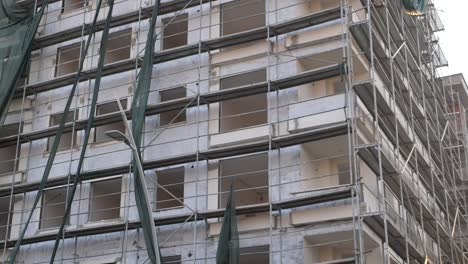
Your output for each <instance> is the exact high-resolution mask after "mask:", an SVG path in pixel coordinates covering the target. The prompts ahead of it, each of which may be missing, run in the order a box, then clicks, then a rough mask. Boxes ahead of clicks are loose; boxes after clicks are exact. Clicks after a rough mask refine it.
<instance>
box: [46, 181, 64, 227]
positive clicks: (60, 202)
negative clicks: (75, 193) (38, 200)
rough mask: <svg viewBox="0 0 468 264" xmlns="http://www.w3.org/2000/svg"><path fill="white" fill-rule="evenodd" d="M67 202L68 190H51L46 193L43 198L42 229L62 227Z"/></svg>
mask: <svg viewBox="0 0 468 264" xmlns="http://www.w3.org/2000/svg"><path fill="white" fill-rule="evenodd" d="M66 201H67V188H58V189H50V190H46V191H45V192H44V196H43V197H42V210H41V222H40V228H41V229H48V228H57V227H60V225H61V224H62V219H63V217H64V215H65V205H66ZM67 224H68V221H67Z"/></svg>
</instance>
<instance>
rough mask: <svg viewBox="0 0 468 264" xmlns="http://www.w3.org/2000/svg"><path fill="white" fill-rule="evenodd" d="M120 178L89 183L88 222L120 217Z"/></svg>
mask: <svg viewBox="0 0 468 264" xmlns="http://www.w3.org/2000/svg"><path fill="white" fill-rule="evenodd" d="M121 192H122V178H121V177H119V178H114V179H110V180H104V181H97V182H93V183H91V195H90V206H89V207H90V208H89V221H90V222H97V221H103V220H112V219H117V218H119V217H120V195H121Z"/></svg>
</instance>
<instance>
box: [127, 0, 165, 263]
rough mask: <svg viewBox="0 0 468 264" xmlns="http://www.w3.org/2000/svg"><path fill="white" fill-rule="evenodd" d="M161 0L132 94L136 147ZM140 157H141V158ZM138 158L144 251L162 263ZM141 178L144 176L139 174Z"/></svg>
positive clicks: (137, 195) (137, 191) (135, 172)
mask: <svg viewBox="0 0 468 264" xmlns="http://www.w3.org/2000/svg"><path fill="white" fill-rule="evenodd" d="M159 4H160V0H156V3H155V4H154V6H153V11H152V16H151V20H150V28H149V29H150V30H149V31H148V36H147V40H146V46H145V55H144V57H143V64H142V66H141V69H140V73H139V79H138V84H137V87H136V89H135V93H134V95H133V102H132V134H133V137H134V141H135V144H136V145H137V147H138V148H140V147H141V139H142V135H143V128H144V124H145V116H146V115H145V112H146V107H147V105H148V96H149V91H150V86H151V76H152V73H153V54H154V27H155V25H156V20H157V17H158V11H159ZM138 155H140V157H141V152H140V149H138ZM140 160H142V159H140ZM137 166H138V164H137V160H136V159H135V158H134V160H133V180H134V183H135V201H136V205H137V209H138V214H139V216H140V221H141V224H142V227H143V234H144V238H145V243H146V251H147V252H148V257H149V259H150V260H151V263H158V264H159V263H161V254H160V252H159V245H157V242H156V245H155V243H154V241H155V239H156V238H154V237H153V232H152V227H151V226H150V225H154V219H153V216H152V214H151V212H150V211H148V208H149V204H148V203H149V201H147V200H146V198H145V195H144V190H143V188H145V184H144V183H143V182H142V180H141V178H140V175H139V173H138V170H137V169H136V168H137ZM141 176H143V177H144V175H141Z"/></svg>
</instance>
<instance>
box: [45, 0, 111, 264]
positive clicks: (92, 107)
mask: <svg viewBox="0 0 468 264" xmlns="http://www.w3.org/2000/svg"><path fill="white" fill-rule="evenodd" d="M100 6H101V5H100V3H99V5H98V7H100ZM107 6H108V8H109V10H108V13H107V17H106V22H105V24H104V30H103V32H102V40H101V46H100V48H99V61H98V66H97V70H96V79H95V81H94V88H93V97H92V100H91V104H90V110H89V115H88V122H87V123H86V129H85V137H84V139H83V147H82V148H81V152H80V159H79V161H78V165H77V168H76V173H75V177H74V179H73V185H72V186H71V188H70V191H69V194H68V197H67V202H66V206H65V214H64V217H63V219H62V224H61V225H60V229H59V232H58V233H57V237H56V239H55V244H54V248H53V250H52V256H51V258H50V263H51V264H52V263H54V260H55V256H56V254H57V249H58V246H59V244H60V240H61V238H62V236H63V231H64V229H65V225H66V224H67V220H68V218H69V217H70V210H71V206H72V203H73V198H74V197H75V193H76V189H77V187H78V183H79V182H80V181H81V168H82V167H83V161H84V158H85V154H86V149H87V147H88V142H89V138H90V135H91V128H92V126H93V122H94V113H95V111H96V105H97V100H98V95H99V88H100V86H101V78H102V71H103V68H104V61H105V57H106V50H107V43H108V40H109V29H110V23H111V20H112V12H113V10H114V0H108V1H107Z"/></svg>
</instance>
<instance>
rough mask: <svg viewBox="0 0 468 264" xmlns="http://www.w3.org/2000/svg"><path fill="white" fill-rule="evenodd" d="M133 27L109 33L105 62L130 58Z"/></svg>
mask: <svg viewBox="0 0 468 264" xmlns="http://www.w3.org/2000/svg"><path fill="white" fill-rule="evenodd" d="M131 45H132V29H125V30H121V31H118V32H114V33H112V34H109V40H108V42H107V51H106V57H105V59H104V63H105V64H108V63H113V62H117V61H121V60H126V59H129V58H130V50H131Z"/></svg>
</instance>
